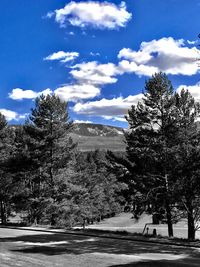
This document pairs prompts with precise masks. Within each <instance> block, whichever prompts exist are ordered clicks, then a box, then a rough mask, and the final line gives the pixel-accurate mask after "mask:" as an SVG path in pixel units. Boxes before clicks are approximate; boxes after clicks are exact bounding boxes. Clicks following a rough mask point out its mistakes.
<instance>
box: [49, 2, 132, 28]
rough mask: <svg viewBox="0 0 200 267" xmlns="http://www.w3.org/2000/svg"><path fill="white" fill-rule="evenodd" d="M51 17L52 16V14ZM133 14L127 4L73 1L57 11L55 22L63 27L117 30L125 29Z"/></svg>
mask: <svg viewBox="0 0 200 267" xmlns="http://www.w3.org/2000/svg"><path fill="white" fill-rule="evenodd" d="M48 14H50V15H49V17H51V16H52V13H48ZM131 17H132V14H131V13H129V12H128V11H127V10H126V4H125V2H121V4H120V5H119V6H117V5H115V4H113V3H109V2H98V1H96V2H95V1H81V2H74V1H71V2H70V3H68V4H67V5H66V6H65V7H64V8H62V9H57V10H55V20H56V22H58V23H59V24H60V26H61V27H66V25H67V24H71V25H72V26H77V27H81V28H84V27H87V26H90V27H93V28H98V29H110V30H113V29H116V28H119V27H125V26H126V24H127V22H128V21H129V20H130V19H131Z"/></svg>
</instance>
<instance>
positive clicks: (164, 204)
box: [109, 73, 200, 240]
mask: <svg viewBox="0 0 200 267" xmlns="http://www.w3.org/2000/svg"><path fill="white" fill-rule="evenodd" d="M199 116H200V105H199V103H197V102H195V101H194V98H193V97H192V96H191V94H190V93H189V92H188V91H186V90H184V89H183V90H182V91H181V92H180V94H178V93H176V92H175V90H174V89H173V87H172V84H171V82H170V81H169V80H168V78H167V76H166V75H165V74H163V73H158V74H155V75H154V76H152V78H150V79H149V80H148V81H146V84H145V90H144V98H143V100H142V101H141V102H139V103H138V105H137V106H132V108H131V109H130V110H129V112H128V115H127V117H126V119H127V121H128V124H129V128H128V130H127V131H126V132H125V139H126V145H127V148H126V155H125V156H124V157H118V156H117V155H114V154H113V153H111V152H110V153H109V158H110V162H111V163H112V164H111V165H112V169H113V171H114V172H115V173H116V175H117V176H118V177H119V180H121V181H124V182H126V183H127V184H128V190H127V196H129V202H130V203H132V204H133V205H134V207H135V217H139V216H140V214H142V213H143V212H148V213H151V214H154V215H155V214H156V216H157V217H159V218H160V219H164V220H166V222H167V224H168V234H169V236H173V223H174V222H177V221H179V220H180V219H182V218H187V221H188V238H189V239H191V240H193V239H195V231H196V230H197V229H198V228H199V226H200V224H199V220H200V131H199V127H198V125H199V122H198V121H199V118H200V117H199Z"/></svg>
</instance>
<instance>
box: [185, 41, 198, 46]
mask: <svg viewBox="0 0 200 267" xmlns="http://www.w3.org/2000/svg"><path fill="white" fill-rule="evenodd" d="M187 43H188V44H189V45H194V44H197V43H198V41H197V40H195V41H190V40H187Z"/></svg>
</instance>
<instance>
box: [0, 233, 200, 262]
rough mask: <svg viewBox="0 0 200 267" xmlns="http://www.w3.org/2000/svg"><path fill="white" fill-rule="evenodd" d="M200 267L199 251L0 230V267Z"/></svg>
mask: <svg viewBox="0 0 200 267" xmlns="http://www.w3.org/2000/svg"><path fill="white" fill-rule="evenodd" d="M5 266H6V267H7V266H9V267H11V266H12V267H13V266H14V267H16V266H23V267H25V266H26V267H40V266H42V267H44V266H45V267H52V266H59V267H60V266H63V267H64V266H65V267H66V266H67V267H68V266H69V267H75V266H76V267H80V266H81V267H100V266H101V267H102V266H109V267H114V266H123V267H130V266H147V267H157V266H161V267H166V266H170V267H171V266H181V267H182V266H200V249H198V248H186V247H177V246H171V245H161V244H152V243H144V242H138V241H126V240H114V239H105V238H99V237H89V236H81V235H71V234H67V235H65V234H62V233H58V234H56V233H47V232H37V231H30V230H15V229H6V228H0V267H5Z"/></svg>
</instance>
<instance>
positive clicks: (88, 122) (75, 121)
mask: <svg viewBox="0 0 200 267" xmlns="http://www.w3.org/2000/svg"><path fill="white" fill-rule="evenodd" d="M74 123H87V124H90V123H92V121H88V120H87V121H84V120H74Z"/></svg>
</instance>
